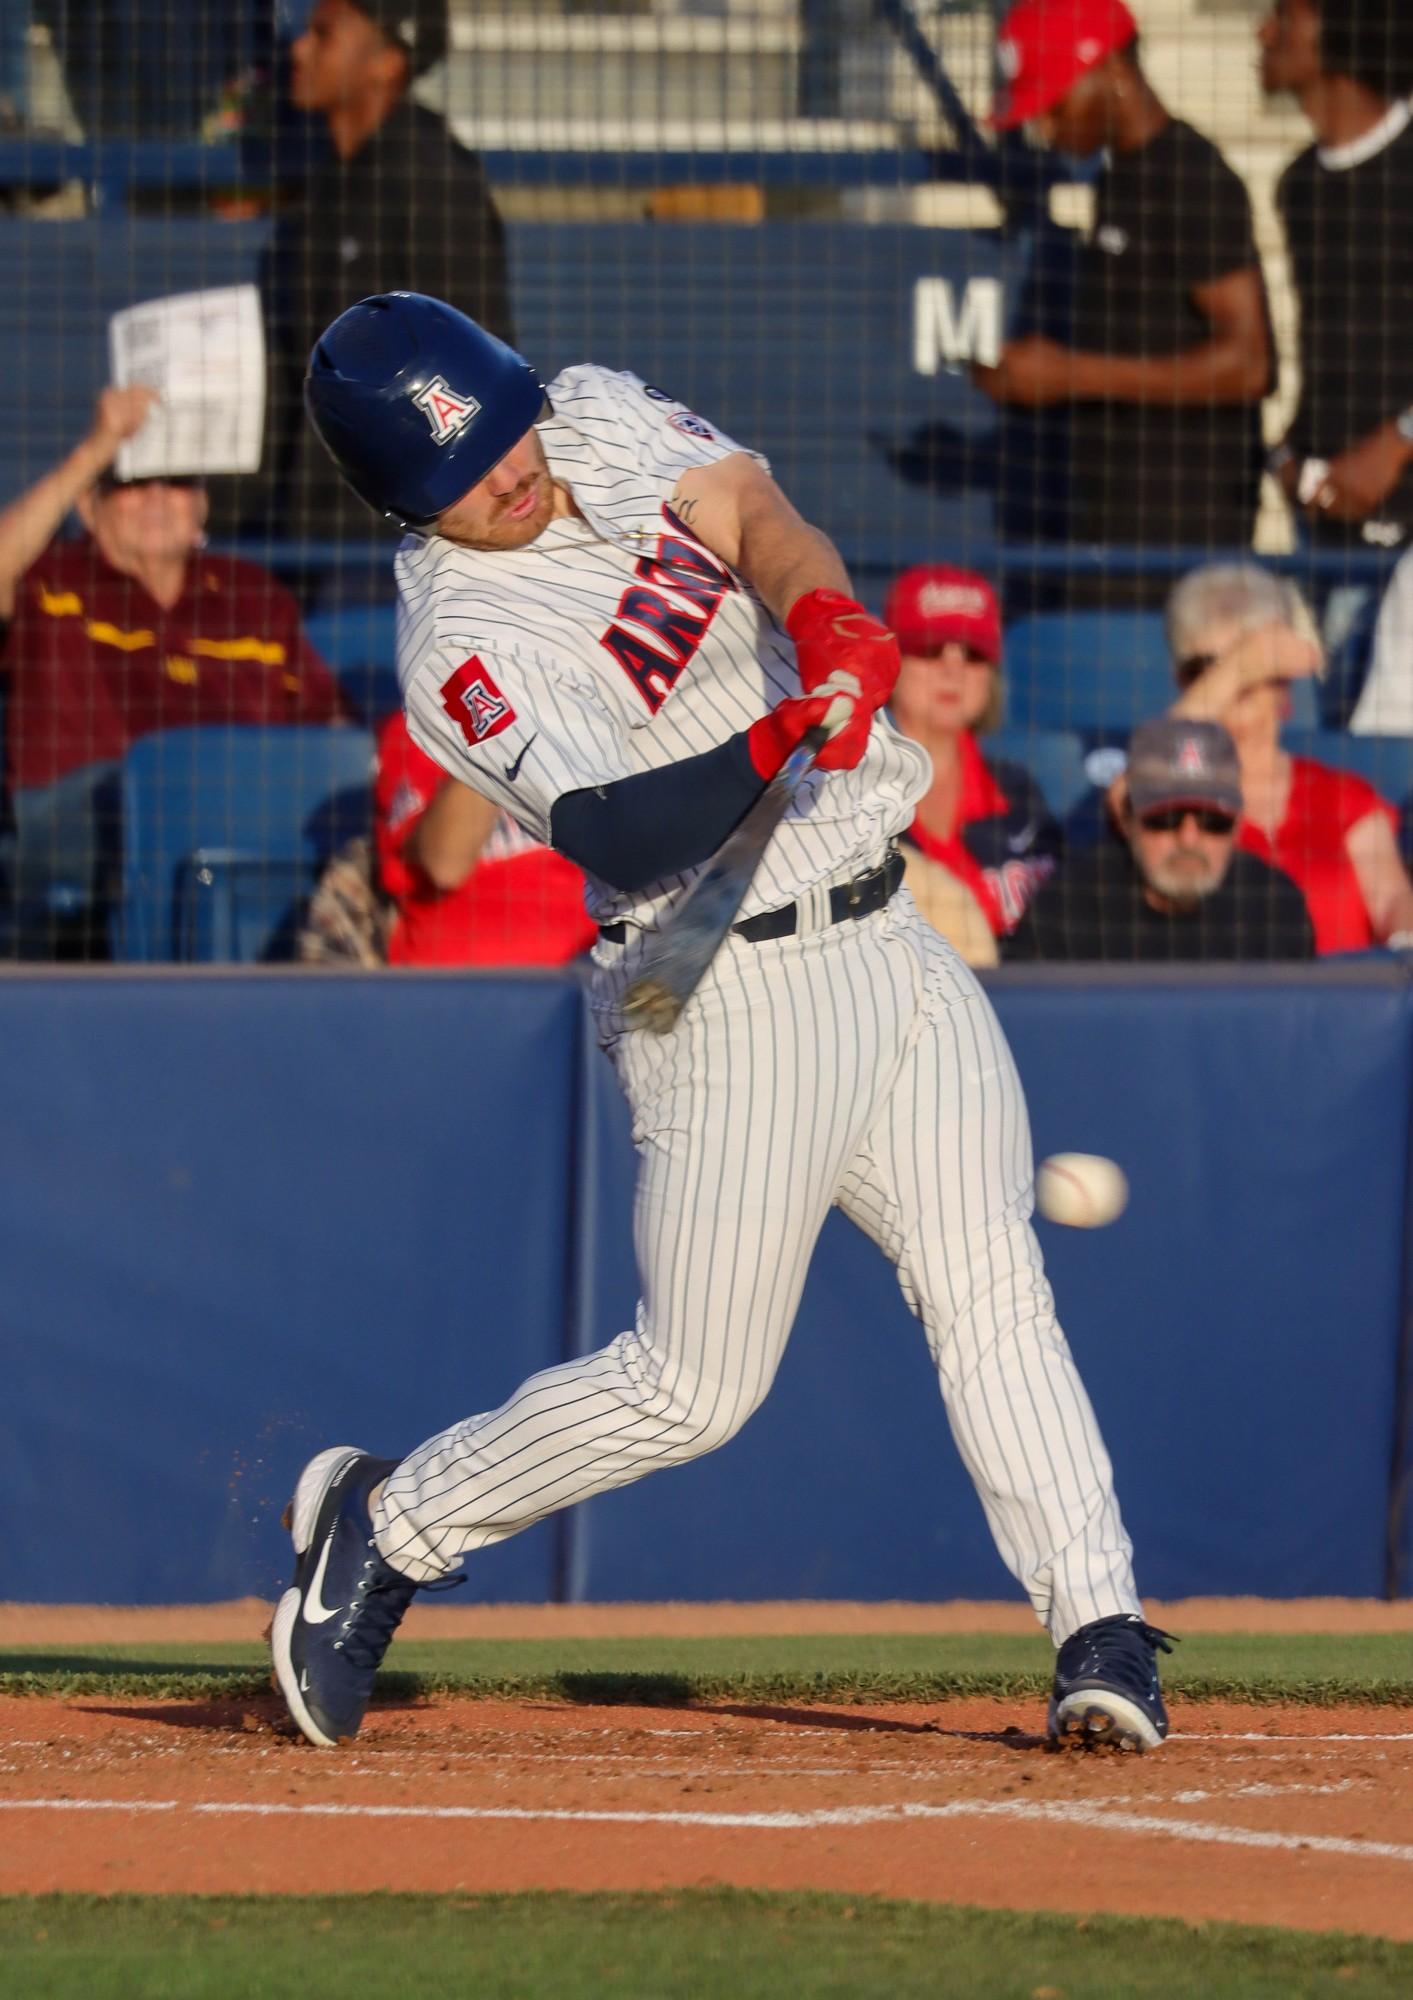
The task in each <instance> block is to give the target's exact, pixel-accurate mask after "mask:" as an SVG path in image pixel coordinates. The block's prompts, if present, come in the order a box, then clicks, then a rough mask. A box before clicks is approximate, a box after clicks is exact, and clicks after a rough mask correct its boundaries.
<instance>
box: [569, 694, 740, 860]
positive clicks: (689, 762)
mask: <svg viewBox="0 0 1413 2000" xmlns="http://www.w3.org/2000/svg"><path fill="white" fill-rule="evenodd" d="M764 790H765V781H764V780H763V779H762V777H761V775H760V773H759V772H758V771H757V770H756V767H755V765H754V764H753V763H752V762H751V754H750V751H749V749H748V748H747V744H746V732H745V731H744V730H742V731H741V733H740V735H738V736H732V737H728V739H727V740H726V742H725V743H721V744H718V745H717V747H716V749H714V750H706V751H703V753H702V754H701V755H700V756H699V757H686V758H684V759H683V760H682V762H681V763H680V764H668V765H665V766H664V768H663V769H662V770H660V771H638V772H635V773H634V775H633V776H632V777H631V778H619V779H617V780H616V781H615V782H614V783H613V784H611V785H597V786H593V787H592V788H590V789H588V790H586V791H581V792H566V793H565V795H564V797H563V798H561V799H556V800H555V803H554V806H553V808H552V810H551V812H550V844H551V845H552V846H553V847H554V848H555V849H556V851H557V852H558V853H560V854H564V855H567V856H568V857H569V859H570V860H571V861H573V862H577V864H578V865H579V867H580V868H584V869H587V871H588V872H589V874H591V875H596V876H597V877H598V878H599V880H600V881H601V882H608V883H610V884H611V885H612V887H613V888H615V889H621V890H623V891H624V892H625V893H630V892H632V891H633V890H637V889H645V888H646V887H647V886H648V884H649V883H650V882H661V881H663V880H665V878H666V877H668V876H670V875H682V874H685V873H686V872H687V870H688V869H691V868H697V867H700V865H701V864H702V862H704V861H706V860H708V859H709V858H710V857H711V855H713V854H714V853H715V852H716V850H717V848H718V847H720V845H721V843H722V841H723V840H725V838H726V836H727V834H728V833H730V831H731V829H732V828H733V827H734V826H736V825H737V824H738V823H739V821H740V820H741V818H742V816H743V815H744V814H745V813H746V812H747V811H748V810H749V809H750V807H751V806H752V805H754V803H755V801H756V800H757V799H758V798H759V797H760V795H761V793H762V792H763V791H764Z"/></svg>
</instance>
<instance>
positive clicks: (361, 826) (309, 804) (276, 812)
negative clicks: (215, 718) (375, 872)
mask: <svg viewBox="0 0 1413 2000" xmlns="http://www.w3.org/2000/svg"><path fill="white" fill-rule="evenodd" d="M372 758H373V743H372V738H371V737H370V736H369V734H368V732H367V731H366V730H362V729H328V728H323V727H309V728H290V729H255V728H229V729H228V728H220V727H212V728H205V729H171V730H164V731H161V732H159V733H158V734H156V735H153V736H145V737H143V738H142V740H141V741H140V742H138V743H135V744H134V745H133V747H132V748H131V750H129V751H128V753H127V756H126V757H125V758H124V760H123V769H122V781H121V789H122V823H123V863H122V883H121V897H120V901H119V905H118V909H117V913H116V917H115V922H114V936H113V940H112V945H113V956H114V958H116V959H120V960H123V961H125V962H127V963H128V964H142V965H151V964H160V963H163V962H168V961H171V960H174V959H178V958H180V957H183V956H187V957H191V958H200V959H204V960H206V961H207V962H217V961H221V960H226V959H234V960H237V961H240V962H245V963H249V962H250V961H252V960H255V959H260V958H268V957H271V956H275V955H278V953H279V950H280V947H281V946H282V945H284V946H286V947H287V946H288V942H289V939H290V936H291V934H292V930H293V922H294V915H295V911H296V908H297V905H298V902H299V900H300V899H301V898H302V896H303V895H305V894H306V893H307V892H308V890H309V889H310V888H311V887H312V886H313V883H314V880H315V878H316V876H317V873H318V870H319V867H320V865H321V863H322V862H323V861H324V859H325V858H326V856H327V855H328V854H330V853H331V852H332V851H333V850H334V849H335V848H336V847H339V846H340V845H342V843H343V842H344V841H345V840H348V839H349V838H351V836H352V835H354V834H355V833H362V832H365V831H366V830H367V826H368V819H369V811H370V803H369V779H370V772H371V769H372ZM285 955H288V952H287V949H286V952H285Z"/></svg>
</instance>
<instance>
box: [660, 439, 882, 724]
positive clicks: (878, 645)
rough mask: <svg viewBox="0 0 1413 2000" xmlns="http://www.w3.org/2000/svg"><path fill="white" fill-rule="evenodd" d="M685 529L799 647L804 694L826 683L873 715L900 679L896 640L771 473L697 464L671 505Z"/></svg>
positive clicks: (734, 456) (725, 461)
mask: <svg viewBox="0 0 1413 2000" xmlns="http://www.w3.org/2000/svg"><path fill="white" fill-rule="evenodd" d="M668 504H669V505H670V506H671V508H672V511H673V513H674V514H675V515H676V516H677V518H678V520H679V521H681V523H682V525H683V527H684V528H687V529H689V530H690V531H691V533H692V534H693V535H695V536H696V538H697V540H698V541H699V542H701V543H703V544H704V546H705V547H707V548H708V549H710V550H711V552H712V554H713V555H716V556H719V557H720V558H721V560H722V561H723V562H725V563H728V564H729V565H730V566H731V568H732V569H734V570H735V571H736V573H737V575H738V576H742V577H744V578H745V580H746V582H747V583H748V584H749V585H750V586H751V588H752V590H754V591H755V593H756V595H757V596H758V597H759V598H760V599H761V601H762V603H764V605H765V606H766V608H767V610H769V611H770V612H772V613H773V614H774V616H775V617H776V618H778V619H779V620H780V622H781V623H782V624H783V625H784V626H785V628H786V630H787V631H788V632H789V634H790V636H791V638H792V639H793V640H794V641H795V650H796V656H797V659H798V662H799V669H800V683H801V685H802V686H803V687H804V688H805V690H806V691H807V692H813V691H814V690H815V689H816V688H819V687H822V686H823V685H824V684H825V682H826V681H829V680H830V679H831V677H832V676H835V675H839V676H843V675H852V676H853V677H854V679H855V680H856V682H857V683H858V685H857V687H850V686H849V685H848V684H847V682H845V681H843V680H840V681H838V682H837V683H836V684H837V685H838V686H839V687H840V689H841V691H843V692H845V693H852V694H859V693H862V696H863V698H864V699H865V700H866V701H867V702H868V704H869V707H870V709H871V710H872V709H876V708H879V707H881V706H882V704H883V703H884V702H885V701H886V700H887V699H888V697H889V695H890V694H891V693H892V692H893V683H894V682H895V681H896V680H897V678H898V666H899V655H898V645H897V641H896V640H895V639H894V637H893V635H892V633H891V632H890V631H889V630H888V628H887V626H885V625H881V624H880V623H879V622H878V620H877V619H876V618H874V617H872V616H871V614H870V613H869V612H867V611H865V609H864V607H863V606H862V605H861V604H859V603H857V602H856V601H855V599H854V597H853V594H852V589H851V586H850V583H849V572H848V571H847V570H846V569H845V567H844V563H843V560H842V558H841V557H840V554H839V551H838V550H837V549H836V548H835V546H834V544H833V542H831V541H830V539H829V537H828V536H827V535H826V534H824V533H823V532H822V531H821V530H820V529H818V528H816V527H813V526H811V524H810V523H809V522H808V521H806V520H805V519H804V518H803V516H802V515H801V514H800V513H798V512H797V510H796V509H795V508H794V507H793V506H792V505H791V504H790V502H789V500H788V499H787V498H786V497H785V495H784V494H783V493H782V492H781V490H780V488H779V487H778V486H777V485H776V483H775V481H774V480H773V479H772V478H771V476H770V474H769V473H768V472H767V471H766V470H765V467H764V466H763V465H761V464H760V463H759V462H758V461H757V460H756V459H754V458H752V457H750V455H749V454H748V453H746V452H743V451H742V452H731V453H729V454H728V455H727V456H726V457H725V458H718V459H715V460H713V462H712V463H711V464H709V465H694V466H692V467H691V468H690V469H689V470H687V471H686V472H683V473H682V474H681V475H680V477H679V478H678V481H677V484H676V486H675V487H674V489H673V493H672V498H671V500H670V502H669V503H668Z"/></svg>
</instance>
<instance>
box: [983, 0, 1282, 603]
mask: <svg viewBox="0 0 1413 2000" xmlns="http://www.w3.org/2000/svg"><path fill="white" fill-rule="evenodd" d="M1000 63H1001V69H1002V72H1003V74H1004V76H1005V78H1006V87H1005V90H1004V93H1003V95H1002V98H1001V100H1000V102H999V103H998V105H997V107H996V111H995V114H994V117H993V120H992V122H993V124H994V125H995V126H996V127H997V128H998V129H1000V130H1001V131H1009V130H1011V129H1013V128H1014V127H1017V126H1020V125H1022V124H1031V125H1033V126H1034V128H1035V130H1036V131H1037V132H1038V134H1039V135H1040V137H1041V138H1042V139H1043V140H1044V142H1045V143H1046V144H1047V145H1050V146H1054V147H1058V148H1059V149H1060V150H1061V151H1063V152H1065V153H1069V154H1074V155H1077V156H1081V157H1083V156H1087V155H1089V154H1093V153H1097V152H1099V151H1100V150H1101V149H1103V151H1104V154H1105V159H1104V164H1103V166H1102V168H1101V170H1100V173H1099V176H1098V179H1097V181H1096V183H1095V189H1094V223H1093V228H1092V230H1091V231H1090V233H1089V235H1088V237H1087V238H1086V240H1085V241H1084V242H1083V243H1082V244H1081V245H1080V246H1079V248H1078V251H1077V254H1076V259H1075V284H1074V298H1073V309H1072V310H1073V316H1072V322H1071V324H1070V325H1069V326H1068V327H1067V328H1063V329H1060V330H1059V331H1060V333H1061V336H1062V337H1058V338H1051V337H1049V336H1048V335H1047V334H1046V333H1044V332H1036V333H1032V334H1029V335H1027V336H1026V337H1023V338H1020V339H1016V340H1012V341H1010V342H1008V343H1007V345H1006V346H1005V347H1004V348H1003V350H1002V353H1001V356H1000V359H999V361H998V362H997V364H996V366H995V367H994V368H987V367H980V366H978V367H976V368H974V370H973V377H974V379H975V381H976V383H977V385H978V386H979V387H980V388H981V389H982V390H984V392H985V393H986V394H987V395H988V396H990V397H991V398H992V399H993V401H995V402H997V403H1000V404H1003V405H1007V406H1011V407H1014V408H1019V409H1024V410H1030V411H1036V410H1043V409H1051V410H1053V411H1055V412H1057V413H1062V414H1063V417H1064V423H1063V431H1062V435H1063V438H1064V443H1065V447H1066V451H1065V455H1066V457H1067V459H1068V469H1067V487H1068V493H1067V507H1066V510H1065V528H1064V530H1063V532H1064V534H1065V537H1066V539H1068V540H1071V541H1076V542H1119V543H1135V544H1147V545H1154V544H1158V545H1167V546H1172V545H1173V544H1175V543H1177V544H1185V545H1199V546H1211V545H1213V544H1217V545H1230V544H1241V545H1245V544H1249V542H1250V540H1251V534H1252V529H1253V526H1254V523H1255V514H1256V506H1257V501H1258V497H1259V490H1260V480H1261V465H1262V442H1261V424H1260V406H1261V399H1262V397H1263V396H1264V395H1266V393H1267V392H1268V390H1269V389H1270V388H1271V386H1272V373H1273V359H1272V357H1273V351H1274V350H1273V344H1272V340H1271V332H1270V320H1269V314H1268V311H1267V305H1266V293H1265V286H1264V283H1263V281H1262V277H1261V268H1260V262H1259V259H1258V256H1257V252H1256V245H1255V238H1254V235H1253V232H1252V222H1251V204H1250V201H1249V200H1248V198H1247V194H1246V189H1245V188H1244V186H1243V185H1242V182H1241V181H1240V179H1239V178H1238V176H1237V175H1236V174H1235V173H1234V172H1233V171H1232V169H1231V168H1230V167H1229V166H1228V165H1227V163H1226V161H1225V160H1224V159H1223V158H1222V156H1221V154H1220V153H1219V152H1218V151H1217V149H1216V147H1215V146H1213V145H1212V144H1211V142H1210V141H1209V140H1207V139H1205V138H1203V136H1202V135H1201V134H1200V133H1199V132H1196V131H1194V130H1193V128H1192V127H1191V126H1190V125H1187V124H1184V123H1183V122H1182V121H1181V120H1180V119H1175V118H1172V117H1171V116H1170V115H1169V114H1168V112H1167V110H1166V109H1165V107H1164V106H1163V104H1162V103H1161V102H1160V100H1159V99H1158V97H1157V96H1156V95H1155V93H1154V91H1153V88H1152V86H1151V85H1150V83H1149V82H1148V79H1147V78H1146V77H1145V75H1144V73H1143V71H1142V69H1141V68H1140V66H1139V61H1138V30H1137V28H1136V26H1135V24H1134V20H1133V16H1132V15H1131V14H1130V13H1129V11H1128V8H1127V7H1126V6H1124V5H1123V0H1019V5H1017V6H1015V7H1013V8H1012V9H1011V11H1010V13H1009V14H1008V15H1007V16H1006V19H1005V21H1004V23H1003V24H1002V28H1001V38H1000ZM1109 582H1110V585H1111V587H1110V589H1109V590H1108V591H1107V593H1106V594H1107V595H1109V596H1111V597H1112V596H1115V595H1117V594H1119V592H1120V590H1123V588H1124V586H1123V583H1122V580H1119V579H1110V580H1109ZM1124 594H1125V595H1127V597H1128V601H1130V602H1132V601H1135V599H1136V600H1137V601H1139V602H1152V603H1158V602H1161V600H1162V594H1163V589H1162V583H1161V579H1156V580H1154V579H1142V578H1141V579H1139V580H1138V582H1137V585H1136V587H1135V586H1134V585H1133V584H1130V585H1129V586H1128V588H1127V591H1125V593H1124Z"/></svg>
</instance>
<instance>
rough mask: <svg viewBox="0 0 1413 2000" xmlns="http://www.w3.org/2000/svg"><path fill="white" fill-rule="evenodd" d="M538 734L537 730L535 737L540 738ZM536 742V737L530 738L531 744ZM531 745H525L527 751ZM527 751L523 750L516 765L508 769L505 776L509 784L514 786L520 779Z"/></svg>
mask: <svg viewBox="0 0 1413 2000" xmlns="http://www.w3.org/2000/svg"><path fill="white" fill-rule="evenodd" d="M538 734H539V731H538V730H536V732H535V735H536V736H538ZM534 740H535V737H534V736H532V737H531V738H530V743H533V742H534ZM530 743H527V744H526V745H525V750H528V749H529V747H530ZM525 750H522V751H521V752H520V755H519V756H518V757H517V758H516V760H515V762H514V763H513V764H512V765H511V766H510V767H509V769H508V770H507V771H506V774H505V776H506V781H507V783H509V784H512V785H513V784H514V783H515V780H516V779H517V778H518V777H519V776H520V766H521V765H522V764H523V763H524V762H525Z"/></svg>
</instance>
